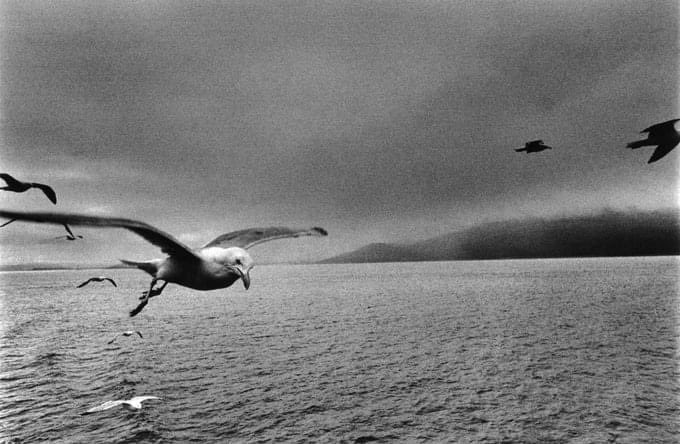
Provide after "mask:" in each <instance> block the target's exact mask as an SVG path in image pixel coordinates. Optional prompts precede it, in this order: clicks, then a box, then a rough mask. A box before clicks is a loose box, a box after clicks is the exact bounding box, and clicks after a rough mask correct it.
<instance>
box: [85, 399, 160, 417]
mask: <svg viewBox="0 0 680 444" xmlns="http://www.w3.org/2000/svg"><path fill="white" fill-rule="evenodd" d="M149 399H161V398H159V397H158V396H135V397H134V398H132V399H118V400H116V401H106V402H105V403H104V404H102V405H98V406H97V407H92V408H91V409H90V410H88V411H87V412H85V414H87V413H96V412H103V411H104V410H108V409H110V408H113V407H118V406H119V405H121V406H123V407H124V408H125V409H127V410H139V409H141V408H142V402H144V401H148V400H149Z"/></svg>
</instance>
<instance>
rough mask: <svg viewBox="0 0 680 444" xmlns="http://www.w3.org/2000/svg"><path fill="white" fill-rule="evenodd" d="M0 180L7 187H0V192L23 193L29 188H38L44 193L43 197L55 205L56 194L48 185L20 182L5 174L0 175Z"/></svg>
mask: <svg viewBox="0 0 680 444" xmlns="http://www.w3.org/2000/svg"><path fill="white" fill-rule="evenodd" d="M0 179H2V180H4V181H5V183H6V184H7V186H5V187H0V190H5V191H14V192H15V193H23V192H24V191H28V190H30V189H31V188H38V189H40V190H42V192H43V193H45V196H47V198H48V199H49V200H50V201H51V202H52V203H53V204H56V203H57V194H56V193H55V192H54V190H53V189H52V187H50V186H49V185H44V184H42V183H37V182H22V181H20V180H17V179H15V178H13V177H12V176H10V175H9V174H7V173H1V174H0Z"/></svg>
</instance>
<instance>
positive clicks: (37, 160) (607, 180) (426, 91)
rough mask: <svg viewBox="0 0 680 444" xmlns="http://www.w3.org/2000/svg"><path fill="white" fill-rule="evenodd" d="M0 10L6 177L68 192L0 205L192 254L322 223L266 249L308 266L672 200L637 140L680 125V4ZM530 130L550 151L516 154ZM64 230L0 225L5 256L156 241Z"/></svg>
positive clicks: (672, 185)
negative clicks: (254, 233)
mask: <svg viewBox="0 0 680 444" xmlns="http://www.w3.org/2000/svg"><path fill="white" fill-rule="evenodd" d="M1 12H2V14H1V15H2V17H3V18H2V54H3V59H2V68H1V69H2V73H1V74H2V75H1V77H0V81H1V88H2V90H1V93H2V94H1V97H2V99H1V100H2V150H1V151H0V162H1V163H0V165H1V166H2V168H1V169H2V170H3V171H6V172H9V173H10V174H13V175H15V176H16V177H18V178H21V179H25V180H31V181H44V182H47V183H50V184H52V185H53V186H54V188H55V189H56V190H57V193H58V194H59V199H60V200H59V204H58V205H57V206H56V207H54V208H52V206H51V204H49V202H47V201H46V200H45V199H44V196H41V195H40V194H39V193H38V194H34V193H33V192H29V193H24V194H14V193H0V205H2V207H4V208H11V209H30V210H52V209H58V210H62V211H87V212H92V213H100V214H112V215H119V216H125V217H135V218H139V219H142V220H144V221H147V222H149V223H152V224H154V225H157V226H159V227H160V228H162V229H165V230H167V231H169V232H171V233H173V234H175V235H177V236H180V237H181V238H182V239H184V240H186V241H187V242H190V243H191V244H192V245H200V244H203V243H204V242H207V241H208V240H210V239H212V238H213V237H216V236H217V235H218V234H220V233H222V232H225V231H231V230H234V229H240V228H244V227H248V226H260V225H274V224H276V225H279V224H288V225H303V226H307V225H321V226H324V227H326V228H327V229H328V230H329V231H330V233H331V236H329V238H327V239H324V240H317V239H314V240H304V241H300V240H295V241H284V242H282V243H281V244H279V245H275V243H272V244H267V246H266V247H258V248H260V249H261V250H258V253H257V256H258V258H262V259H264V260H282V259H287V258H290V259H291V260H300V259H320V258H323V257H328V256H331V255H333V254H337V253H340V252H343V251H347V250H350V249H353V248H357V247H359V246H361V245H363V244H366V243H369V242H382V241H405V240H409V239H425V238H429V237H434V236H436V235H439V234H443V233H446V232H449V231H454V230H458V229H461V228H464V227H467V226H470V225H472V224H475V223H479V222H482V221H493V220H502V219H504V218H507V217H522V216H536V217H543V216H553V215H569V214H583V213H589V212H593V211H599V210H600V209H602V208H611V209H629V208H640V209H661V208H669V207H676V206H677V204H678V199H677V198H678V183H677V172H678V171H677V159H678V155H679V153H678V152H672V153H671V154H669V156H668V157H667V158H664V159H663V160H662V161H660V162H658V163H655V164H652V165H647V163H646V162H647V159H648V158H649V156H651V149H642V150H636V151H631V150H628V149H626V148H625V145H626V143H627V142H629V141H631V140H636V139H637V138H638V132H639V131H640V130H641V129H643V128H645V127H647V126H649V125H651V124H653V123H656V122H660V121H664V120H668V119H671V118H675V117H680V116H679V115H678V110H677V99H678V87H677V80H678V7H677V2H673V1H656V0H653V1H651V0H650V1H647V2H644V1H637V0H635V1H627V2H626V1H621V2H609V1H608V2H604V1H591V0H588V1H566V0H565V1H515V2H508V1H497V2H490V1H480V2H468V1H451V2H446V1H430V2H427V1H399V2H376V1H370V2H369V1H366V2H343V1H339V2H336V1H329V2H276V3H273V2H266V1H264V2H252V1H243V2H237V1H231V2H184V1H177V2H171V1H142V2H140V1H134V2H132V1H131V2H119V1H116V2H114V1H111V2H89V1H63V2H51V3H46V2H42V1H35V2H31V1H3V2H2V11H1ZM532 139H543V140H544V141H545V142H546V143H547V144H549V145H551V146H553V147H554V149H553V150H552V151H546V152H543V153H539V154H537V155H533V156H528V155H525V154H520V153H515V152H514V150H513V149H514V148H517V147H520V146H522V145H523V144H524V142H526V141H528V140H532ZM41 197H42V199H41ZM55 231H56V233H54V235H55V236H57V235H60V234H61V232H60V231H59V227H40V229H39V230H38V229H36V227H35V226H31V225H22V224H12V225H10V226H8V227H6V228H4V229H2V231H1V232H0V242H2V244H3V250H4V252H5V254H3V261H4V262H20V261H27V260H37V258H42V259H41V260H51V259H54V260H71V259H72V260H74V261H77V260H78V258H79V256H80V255H87V256H91V257H92V260H95V259H96V260H107V259H109V260H111V261H113V260H115V259H116V258H117V257H119V256H125V257H131V258H140V257H141V258H143V257H144V254H151V255H154V254H158V252H157V251H156V250H155V249H154V248H153V247H148V246H147V245H145V242H144V241H143V240H141V239H137V238H136V237H135V236H134V235H127V234H125V235H122V236H121V235H120V232H117V231H115V230H112V231H106V230H104V231H102V230H98V231H93V230H85V232H86V242H85V243H82V244H81V245H82V246H81V247H80V249H78V247H72V246H69V248H66V249H64V248H62V245H63V244H59V243H55V244H52V243H49V242H48V243H46V242H44V239H45V238H49V237H50V234H51V233H52V232H55ZM36 237H37V238H39V239H42V240H43V242H42V243H40V242H39V241H38V240H35V241H34V239H35V238H36ZM113 239H115V240H116V242H115V245H114V246H113V247H111V246H110V245H111V241H112V240H113ZM74 244H77V243H74ZM128 249H131V251H130V252H127V250H128Z"/></svg>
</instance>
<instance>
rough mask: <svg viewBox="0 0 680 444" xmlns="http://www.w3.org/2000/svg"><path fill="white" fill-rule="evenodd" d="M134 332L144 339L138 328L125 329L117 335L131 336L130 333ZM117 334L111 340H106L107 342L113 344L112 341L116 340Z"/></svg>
mask: <svg viewBox="0 0 680 444" xmlns="http://www.w3.org/2000/svg"><path fill="white" fill-rule="evenodd" d="M134 334H137V336H139V337H140V338H142V339H144V336H142V332H141V331H139V330H127V331H124V332H121V334H120V335H118V336H125V337H128V336H132V335H134ZM118 336H115V337H114V338H113V339H111V340H110V341H109V342H108V344H113V343H114V342H116V339H118Z"/></svg>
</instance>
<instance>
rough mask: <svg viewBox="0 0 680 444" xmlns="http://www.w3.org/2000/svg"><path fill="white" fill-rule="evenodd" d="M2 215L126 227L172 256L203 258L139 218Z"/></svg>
mask: <svg viewBox="0 0 680 444" xmlns="http://www.w3.org/2000/svg"><path fill="white" fill-rule="evenodd" d="M0 217H3V218H8V219H17V220H23V221H28V222H37V223H47V224H58V225H64V224H70V225H81V226H88V227H115V228H125V229H126V230H130V231H132V232H133V233H135V234H137V235H139V236H141V237H143V238H144V239H146V240H147V241H149V242H151V243H152V244H154V245H156V246H157V247H160V248H161V250H162V251H163V252H164V253H166V254H168V255H170V256H177V257H182V258H184V259H195V260H201V259H200V258H199V257H198V256H197V255H196V254H195V253H194V252H193V251H192V250H191V248H189V247H187V246H186V245H184V244H183V243H182V242H180V241H178V240H177V239H175V238H174V237H173V236H171V235H170V234H168V233H166V232H164V231H161V230H159V229H158V228H155V227H153V226H151V225H149V224H147V223H144V222H140V221H137V220H132V219H123V218H117V217H102V216H86V215H83V214H70V213H22V212H19V211H5V210H0Z"/></svg>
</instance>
